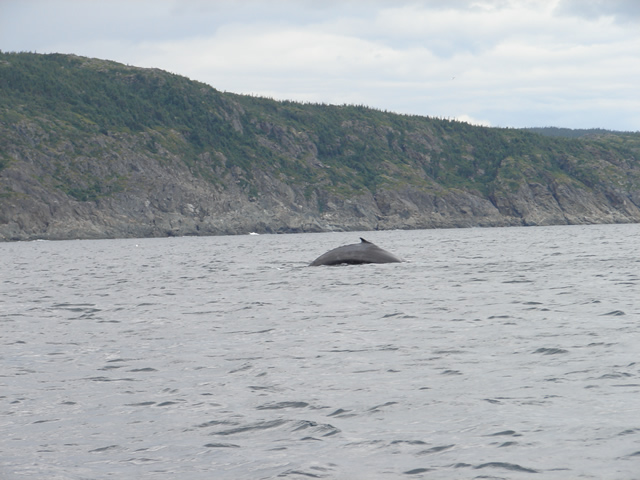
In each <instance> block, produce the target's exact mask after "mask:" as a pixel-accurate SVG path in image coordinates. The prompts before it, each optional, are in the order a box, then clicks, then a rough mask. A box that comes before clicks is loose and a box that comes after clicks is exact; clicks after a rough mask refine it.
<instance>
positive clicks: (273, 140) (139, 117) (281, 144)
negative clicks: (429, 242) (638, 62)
mask: <svg viewBox="0 0 640 480" xmlns="http://www.w3.org/2000/svg"><path fill="white" fill-rule="evenodd" d="M141 159H144V162H153V165H154V168H156V167H158V166H160V167H162V168H164V170H163V171H164V172H168V171H171V170H172V169H173V170H175V172H179V173H180V175H183V173H185V172H186V173H185V174H188V175H190V176H191V177H192V178H193V179H195V180H197V183H198V185H200V186H203V185H204V187H202V188H204V189H205V190H206V188H209V187H210V189H211V192H215V193H216V195H218V196H219V197H220V198H222V197H221V196H224V195H223V194H224V193H225V192H226V194H227V195H232V196H235V197H236V198H240V197H241V198H242V201H243V202H244V200H246V201H248V202H256V201H257V202H258V203H259V202H260V201H261V200H263V197H264V196H265V194H266V193H268V195H267V196H269V195H271V196H272V197H273V199H272V200H273V201H275V200H274V199H275V198H276V197H277V196H278V195H280V197H278V198H279V199H278V205H279V206H282V205H283V202H284V203H286V198H285V197H287V198H288V197H291V195H293V197H295V198H290V199H289V200H291V202H292V204H296V205H302V204H303V205H302V206H303V207H304V209H305V210H306V213H305V215H307V216H309V215H311V216H313V215H316V216H318V215H320V216H321V215H322V214H323V213H326V212H327V211H328V210H331V208H338V209H339V208H340V205H342V202H345V201H348V200H349V199H354V198H360V197H362V196H363V195H364V196H367V195H370V196H372V197H373V199H374V201H375V202H377V204H378V205H377V206H375V207H376V208H378V209H379V210H380V211H379V212H376V213H375V215H376V216H378V217H380V218H379V219H378V220H380V219H381V218H382V217H383V216H385V215H390V214H391V213H394V214H397V215H400V216H402V212H399V211H396V210H397V209H398V208H399V207H398V205H396V206H395V207H394V209H392V210H394V212H389V211H388V212H385V209H384V208H383V205H382V204H383V203H384V202H383V201H382V200H379V198H382V197H385V196H387V197H388V196H389V195H390V194H391V193H393V195H395V197H394V198H396V197H397V198H396V199H400V198H401V197H402V198H403V199H404V200H407V201H409V202H412V204H413V205H414V206H416V208H418V210H419V209H421V208H422V207H421V201H416V199H415V198H414V197H415V196H416V195H418V196H420V195H422V196H425V195H426V196H430V198H431V200H430V202H431V204H433V202H435V200H433V199H434V198H436V197H439V198H442V197H443V196H446V195H448V194H456V195H458V194H463V195H465V196H467V197H469V196H471V197H474V198H477V199H479V200H482V201H488V202H490V203H491V204H492V205H493V206H494V207H495V208H496V209H497V211H498V212H499V213H500V214H501V215H503V216H505V215H506V216H513V217H518V216H520V217H522V215H523V214H522V212H520V211H518V207H517V205H516V204H515V203H514V196H519V197H522V191H523V188H529V189H530V187H531V185H542V186H545V188H547V187H548V186H550V185H551V187H549V188H548V190H549V192H550V193H551V194H552V195H555V194H556V190H558V187H559V186H562V185H564V186H567V187H568V188H570V189H572V190H574V191H580V192H586V193H588V194H589V195H591V196H595V197H598V198H605V199H609V200H610V201H611V202H612V205H614V206H615V205H616V204H617V203H620V202H626V201H627V200H628V201H629V205H630V206H634V205H635V206H637V205H639V204H640V134H639V133H622V132H609V131H606V130H601V129H593V130H569V129H557V128H532V129H504V128H489V127H481V126H472V125H469V124H467V123H464V122H458V121H451V120H443V119H437V118H430V117H422V116H412V115H400V114H395V113H390V112H385V111H381V110H376V109H374V108H369V107H366V106H359V105H340V106H338V105H325V104H302V103H296V102H290V101H275V100H272V99H267V98H260V97H253V96H246V95H237V94H232V93H227V92H220V91H218V90H216V89H215V88H213V87H211V86H208V85H206V84H203V83H199V82H195V81H192V80H189V79H187V78H185V77H182V76H179V75H175V74H171V73H167V72H164V71H161V70H157V69H142V68H137V67H131V66H127V65H122V64H118V63H115V62H110V61H105V60H98V59H90V58H84V57H78V56H74V55H63V54H50V55H38V54H31V53H0V202H2V203H0V207H3V210H4V212H3V213H0V226H1V225H2V224H3V222H4V224H5V225H8V224H10V223H11V222H14V223H16V222H15V218H13V217H12V215H13V216H14V217H15V216H16V215H18V214H19V213H23V214H24V213H25V212H20V209H21V208H22V209H25V208H35V206H34V205H36V204H43V203H44V204H46V203H47V202H48V201H53V200H52V199H53V198H54V197H55V198H56V201H58V202H60V201H61V200H60V199H65V201H69V202H78V203H82V204H86V203H92V206H91V208H106V207H105V206H104V205H106V204H105V203H104V202H102V203H101V202H100V200H101V199H102V200H104V199H107V198H111V199H114V200H117V199H119V198H120V199H125V198H129V200H130V199H131V198H130V197H131V195H132V194H133V193H132V192H140V191H143V190H144V191H145V192H146V194H145V195H147V200H146V201H149V202H151V204H152V207H153V205H154V204H157V202H158V200H157V198H155V195H154V193H153V191H155V190H156V189H157V188H159V187H160V186H161V184H160V183H158V182H157V181H155V180H154V179H146V177H144V175H142V174H141V173H140V168H141V167H140V165H139V163H140V162H141V161H142V160H141ZM158 168H159V167H158ZM17 171H21V172H22V174H21V175H18V174H17V173H16V172H17ZM10 172H13V173H10ZM25 175H27V176H29V178H28V179H27V178H26V177H25ZM267 177H268V178H269V179H270V180H269V182H270V183H269V185H272V187H273V185H276V184H277V186H276V187H277V188H276V187H273V188H275V189H276V190H279V191H280V193H277V192H275V193H274V191H270V192H265V188H267V187H266V183H265V182H266V180H265V178H267ZM163 178H164V180H163V181H164V184H162V185H163V188H166V186H167V184H168V183H171V182H172V180H171V177H170V176H167V177H163ZM176 178H177V177H175V178H174V180H175V181H176V182H178V180H176ZM180 178H182V177H180ZM25 182H26V183H29V184H37V185H38V188H37V189H35V187H34V188H31V190H30V189H29V188H26V187H25V184H26V183H25ZM141 182H142V183H141ZM178 183H179V182H178ZM206 185H209V187H206ZM283 185H285V186H286V187H287V188H288V189H293V190H292V191H293V194H291V192H289V193H287V194H286V195H285V194H284V193H282V192H283V191H284V190H283V189H284V188H285V187H284V186H283ZM35 190H37V193H36V192H35ZM46 192H49V194H50V195H52V196H51V198H49V200H47V194H46ZM137 194H138V193H136V195H137ZM127 195H128V197H127ZM274 195H275V196H274ZM283 195H284V197H283ZM25 196H30V197H31V198H30V201H26V200H25ZM299 196H301V198H298V197H299ZM281 197H282V198H281ZM595 197H594V198H595ZM614 197H615V198H614ZM123 201H124V200H123ZM272 203H273V202H272ZM396 203H397V202H396ZM423 203H424V202H423ZM516 203H517V202H516ZM431 204H430V205H431ZM101 205H102V207H101ZM332 205H333V206H332ZM336 205H337V206H336ZM434 205H435V204H434ZM262 207H263V208H262V210H265V209H268V207H269V205H268V204H265V205H263V206H262ZM243 208H245V206H239V207H237V209H238V210H237V211H238V212H242V211H243ZM412 208H413V207H412ZM430 208H435V207H433V206H432V207H430ZM563 208H564V207H563V206H562V205H560V210H562V209H563ZM629 208H631V207H629ZM607 209H609V207H607V208H605V209H604V210H607ZM232 210H233V208H232V207H228V208H226V209H224V213H225V214H228V213H229V212H231V211H232ZM412 211H413V210H412ZM210 213H211V214H212V215H213V212H210ZM414 213H415V212H414ZM427 213H428V212H427ZM627 213H628V215H627V214H626V217H625V216H624V215H622V217H620V218H619V219H615V218H614V219H613V220H611V221H635V220H634V218H635V217H633V215H632V214H635V211H633V212H632V211H629V212H627ZM239 214H240V213H239ZM423 214H424V215H426V213H424V212H423ZM52 215H53V214H52ZM129 215H133V214H132V213H129ZM18 216H20V215H18ZM201 217H202V215H201ZM587 217H588V215H587ZM587 217H585V218H587ZM623 217H624V218H623ZM21 218H26V217H25V215H22V216H21ZM554 218H555V217H554ZM594 218H595V217H594ZM26 221H27V220H24V222H26ZM61 221H62V220H61ZM585 221H588V220H585ZM605 221H606V220H605ZM47 222H48V223H47ZM41 223H42V225H41V227H40V228H44V230H43V232H44V231H46V228H48V227H47V225H50V224H52V223H56V218H55V216H54V217H52V218H51V219H48V220H42V222H41ZM285 223H286V222H285ZM312 223H313V222H312ZM454 223H455V222H454ZM491 223H492V222H488V224H491ZM493 223H496V222H493ZM515 223H516V224H517V222H515ZM522 223H523V224H527V221H523V222H522ZM529 223H531V222H529ZM534 223H535V222H534ZM542 223H544V222H542ZM548 223H563V222H562V221H560V220H550V221H549V222H548ZM565 223H572V220H571V218H569V217H567V218H566V222H565ZM45 224H46V225H45ZM507 224H514V222H512V221H509V222H507ZM314 225H318V224H317V223H316V224H314ZM358 225H360V226H362V225H361V224H358ZM429 225H430V224H429V222H426V223H424V222H423V224H421V223H417V224H416V223H413V224H411V223H408V224H407V225H405V226H406V228H413V227H420V226H429ZM364 226H365V227H366V226H367V225H366V224H364ZM405 226H403V225H401V224H398V221H394V222H392V223H390V224H389V225H388V227H394V228H403V227H405ZM434 226H438V225H437V224H434ZM18 227H19V228H18ZM18 227H15V226H14V227H12V228H13V230H16V229H17V230H20V229H23V230H24V229H25V228H27V227H26V226H25V225H22V226H20V225H18ZM339 227H340V225H337V224H331V226H330V228H339ZM372 227H373V226H372ZM386 227H387V225H385V224H384V222H382V223H379V224H377V225H376V226H375V227H374V228H386ZM29 228H31V227H29ZM33 228H35V227H33ZM58 228H61V227H60V226H59V227H58ZM247 228H250V226H249V225H247ZM254 228H258V227H257V226H254ZM265 228H266V230H267V231H268V230H270V228H271V227H268V228H267V227H265ZM323 228H324V227H323ZM323 228H321V227H314V228H313V229H320V230H321V229H323ZM327 228H329V227H327ZM345 228H351V227H349V226H345ZM353 228H355V227H353ZM304 229H305V228H304V227H302V230H304ZM275 230H278V229H275ZM281 230H282V231H287V228H286V227H282V228H281ZM294 230H295V229H294ZM34 231H37V228H36V229H35V230H34ZM230 231H231V232H232V233H233V230H230ZM217 232H218V231H217V230H216V231H214V230H207V231H206V233H217ZM225 232H227V231H226V230H224V229H222V230H220V232H219V233H225ZM42 234H43V235H44V233H42ZM154 234H155V233H154ZM158 234H160V233H158ZM16 238H22V237H20V236H19V235H18V237H16Z"/></svg>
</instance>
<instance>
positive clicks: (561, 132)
mask: <svg viewBox="0 0 640 480" xmlns="http://www.w3.org/2000/svg"><path fill="white" fill-rule="evenodd" d="M523 130H526V131H529V132H534V133H539V134H540V135H545V136H547V137H563V138H581V137H589V136H596V135H625V134H630V133H631V134H632V133H638V132H621V131H617V130H606V129H603V128H559V127H527V128H523Z"/></svg>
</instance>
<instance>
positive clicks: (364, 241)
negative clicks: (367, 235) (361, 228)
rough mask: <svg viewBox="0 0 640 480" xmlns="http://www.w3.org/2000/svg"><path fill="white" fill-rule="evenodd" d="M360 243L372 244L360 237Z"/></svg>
mask: <svg viewBox="0 0 640 480" xmlns="http://www.w3.org/2000/svg"><path fill="white" fill-rule="evenodd" d="M360 242H361V243H371V242H370V241H369V240H365V239H364V238H362V237H360Z"/></svg>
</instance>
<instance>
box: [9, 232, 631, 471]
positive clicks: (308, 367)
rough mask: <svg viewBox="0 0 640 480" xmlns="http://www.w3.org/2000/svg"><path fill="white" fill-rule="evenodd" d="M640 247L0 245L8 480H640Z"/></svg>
mask: <svg viewBox="0 0 640 480" xmlns="http://www.w3.org/2000/svg"><path fill="white" fill-rule="evenodd" d="M360 235H362V236H364V237H365V238H367V239H368V240H370V241H373V242H374V243H377V244H378V245H379V246H381V247H382V248H384V249H386V250H389V251H391V252H392V253H394V254H396V255H398V256H401V257H403V258H404V259H405V260H406V263H401V264H386V265H360V266H340V267H308V266H307V264H308V263H309V262H310V261H312V260H313V259H314V258H315V257H317V256H319V255H320V254H322V253H324V252H325V251H327V250H329V249H331V248H334V247H337V246H340V245H343V244H346V243H357V242H358V237H359V236H360ZM639 240H640V225H604V226H572V227H563V226H562V227H528V228H495V229H494V228H489V229H460V230H423V231H390V232H366V233H361V234H359V233H332V234H304V235H260V236H255V235H252V236H249V235H247V236H236V237H206V238H202V237H200V238H166V239H127V240H100V241H65V242H42V241H38V242H22V243H5V244H0V273H1V277H0V478H1V479H2V480H18V479H48V480H63V479H64V480H67V479H73V480H79V479H108V478H114V479H145V478H153V479H181V480H196V479H198V480H199V479H216V480H242V479H247V480H256V479H281V478H283V479H310V478H327V479H345V480H374V479H414V478H415V479H419V478H426V479H431V478H433V479H442V478H446V479H472V478H507V479H521V478H522V479H524V478H526V479H529V478H536V479H579V478H584V479H616V480H620V479H638V478H640V253H639V252H640V249H639V248H638V244H639Z"/></svg>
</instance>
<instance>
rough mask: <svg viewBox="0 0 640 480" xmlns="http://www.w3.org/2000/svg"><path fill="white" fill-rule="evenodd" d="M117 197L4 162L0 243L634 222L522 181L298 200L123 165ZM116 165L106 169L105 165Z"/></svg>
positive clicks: (627, 208) (270, 182)
mask: <svg viewBox="0 0 640 480" xmlns="http://www.w3.org/2000/svg"><path fill="white" fill-rule="evenodd" d="M119 163H122V164H128V168H129V171H130V172H131V175H130V179H129V181H128V186H127V188H126V190H124V191H122V192H118V193H114V194H112V195H109V196H105V197H98V198H96V199H94V200H88V201H79V200H76V199H74V198H72V197H70V196H68V195H65V194H64V193H62V192H60V191H59V190H56V189H54V188H50V187H49V186H48V185H46V184H42V183H39V182H38V181H37V180H36V179H38V178H43V177H44V176H45V173H46V172H44V171H43V170H42V168H39V167H37V166H35V165H34V164H31V163H30V162H28V161H26V160H25V161H21V162H14V163H13V164H12V165H10V166H9V167H7V168H5V169H4V170H3V171H2V172H1V177H0V191H5V192H7V191H10V192H12V193H11V194H10V195H5V196H3V197H2V199H1V206H2V209H1V210H0V240H5V241H7V240H9V241H10V240H31V239H49V240H58V239H72V238H117V237H163V236H182V235H234V234H246V233H249V232H257V233H288V232H323V231H366V230H385V229H422V228H451V227H489V226H515V225H560V224H588V223H616V222H640V210H639V209H638V207H637V205H636V204H635V203H634V202H633V201H632V199H631V198H629V196H628V195H626V194H624V193H618V194H614V193H610V194H609V195H606V194H602V193H594V192H591V191H586V190H580V189H577V188H575V187H572V186H571V185H564V184H560V185H554V184H551V185H542V184H538V183H532V184H525V185H522V186H521V188H520V189H519V190H518V191H516V192H514V193H512V194H503V195H500V196H494V197H493V198H483V197H481V196H478V195H473V194H471V193H468V192H465V191H462V190H446V191H442V192H438V193H425V192H423V191H420V190H417V189H412V188H403V189H399V190H381V191H379V192H377V193H376V194H372V193H370V192H365V193H362V194H360V195H354V196H351V197H350V198H345V197H343V196H339V195H336V194H330V193H327V192H322V194H323V195H324V198H323V201H322V204H323V207H322V208H319V204H320V202H319V201H318V194H317V193H316V192H314V193H313V194H312V195H305V192H304V191H303V188H302V187H300V186H296V185H287V184H286V183H284V182H283V181H281V180H280V179H278V178H275V177H274V176H273V175H270V174H267V173H262V174H261V175H259V176H257V180H256V185H255V187H254V189H255V192H257V195H256V194H255V193H254V195H249V194H248V193H247V192H245V191H244V190H243V189H242V188H241V186H240V185H239V184H238V183H236V181H234V179H233V175H231V174H227V177H225V179H226V180H227V181H226V185H225V186H216V185H212V184H211V183H209V182H207V181H205V180H203V179H201V178H197V177H194V176H193V175H192V174H191V173H190V172H189V170H188V169H187V168H186V167H183V168H178V167H176V165H179V163H174V164H172V165H173V166H172V167H171V168H164V167H163V166H162V165H161V164H159V163H157V162H154V161H152V160H151V159H149V158H145V157H137V158H135V159H132V158H128V157H127V156H126V155H124V156H123V157H122V158H121V159H120V160H119ZM116 167H123V168H125V166H124V165H118V164H115V165H112V168H116Z"/></svg>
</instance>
